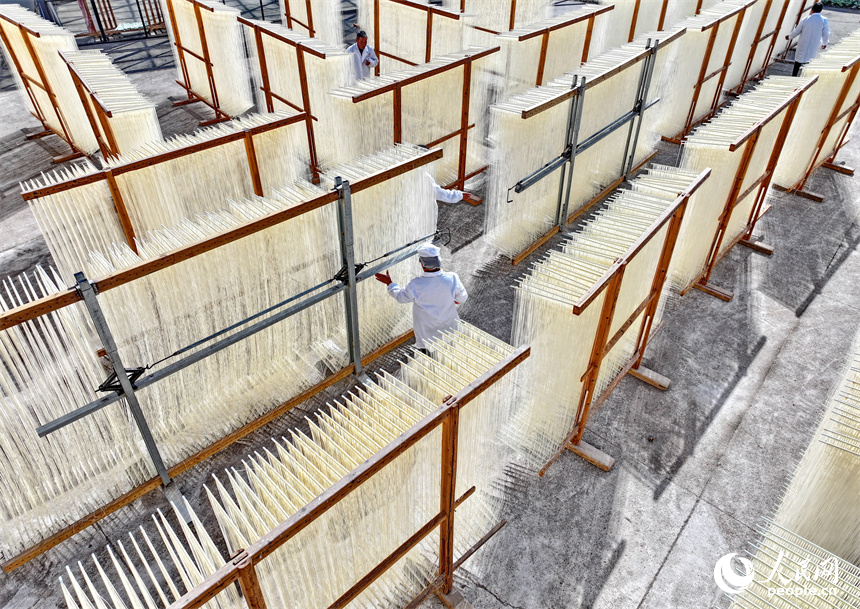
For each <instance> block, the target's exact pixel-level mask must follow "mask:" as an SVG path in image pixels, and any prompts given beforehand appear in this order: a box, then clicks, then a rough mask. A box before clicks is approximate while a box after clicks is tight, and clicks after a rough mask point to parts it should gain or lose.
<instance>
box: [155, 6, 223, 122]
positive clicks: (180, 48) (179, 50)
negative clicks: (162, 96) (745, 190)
mask: <svg viewBox="0 0 860 609" xmlns="http://www.w3.org/2000/svg"><path fill="white" fill-rule="evenodd" d="M174 2H190V3H191V4H192V5H193V6H194V17H195V19H196V21H197V32H198V34H199V37H200V49H201V51H202V55H199V54H197V53H196V52H194V51H192V50H191V49H189V48H188V47H186V46H184V45H183V44H182V38H181V36H180V35H179V28H178V27H177V24H176V11H175V10H174V8H173V3H174ZM164 4H165V6H166V7H167V16H168V19H169V20H170V31H171V32H172V33H173V46H175V47H176V55H177V57H178V58H179V68H180V70H181V72H182V80H181V81H179V80H177V81H175V82H176V84H178V85H179V86H180V87H182V88H183V89H185V93H186V95H187V96H188V98H187V99H183V100H180V101H176V102H173V105H174V106H184V105H186V104H193V103H194V102H202V103H203V104H205V105H206V106H208V107H209V108H210V109H211V110H212V111H213V112H215V118H213V119H211V120H207V121H201V122H200V126H201V127H202V126H206V125H212V124H215V123H220V122H222V121H226V120H230V119H231V118H232V117H231V116H229V115H228V114H227V113H226V112H224V111H223V110H222V109H221V107H220V105H219V103H218V88H217V86H216V85H215V77H214V76H213V73H212V59H211V57H210V55H209V43H208V42H207V40H206V28H205V27H204V26H203V14H202V13H201V10H206V11H209V12H210V13H214V12H215V9H214V8H212V7H211V6H207V5H205V4H203V3H202V2H200V1H199V0H164ZM187 57H191V58H192V59H195V60H197V61H199V62H201V63H202V64H203V65H204V66H205V67H206V76H207V78H208V81H209V94H210V95H211V96H212V101H211V102H210V101H208V100H207V99H206V98H204V97H203V96H202V95H199V94H198V93H196V92H194V91H193V90H192V89H191V80H190V79H189V76H188V59H187Z"/></svg>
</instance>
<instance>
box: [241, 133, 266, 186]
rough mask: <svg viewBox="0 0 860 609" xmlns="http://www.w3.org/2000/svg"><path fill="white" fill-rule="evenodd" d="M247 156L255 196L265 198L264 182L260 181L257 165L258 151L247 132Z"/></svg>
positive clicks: (245, 138)
mask: <svg viewBox="0 0 860 609" xmlns="http://www.w3.org/2000/svg"><path fill="white" fill-rule="evenodd" d="M244 140H245V156H246V157H247V159H248V169H249V170H250V173H251V184H252V185H253V187H254V194H255V195H257V196H258V197H262V196H263V182H262V180H261V179H260V167H259V166H258V165H257V151H256V149H255V148H254V138H253V137H251V134H250V133H249V132H248V131H246V132H245V137H244Z"/></svg>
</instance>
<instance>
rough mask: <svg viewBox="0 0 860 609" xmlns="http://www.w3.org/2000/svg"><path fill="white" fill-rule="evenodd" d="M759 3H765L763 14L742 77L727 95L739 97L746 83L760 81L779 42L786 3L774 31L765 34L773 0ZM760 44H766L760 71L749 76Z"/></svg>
mask: <svg viewBox="0 0 860 609" xmlns="http://www.w3.org/2000/svg"><path fill="white" fill-rule="evenodd" d="M759 1H760V2H765V3H766V4H765V8H764V12H762V15H761V22H759V24H758V29H757V30H756V34H755V38H753V42H752V45H751V46H750V54H749V56H748V57H747V63H746V66H745V67H744V72H743V75H742V76H741V82H740V83H739V84H738V85H737V86H736V87H735V88H734V89H732V90H731V91H729V93H732V94H734V95H740V94H741V93H743V90H744V87H746V85H747V83H748V82H750V81H752V80H760V79H761V78H762V77H763V76H764V73H765V72H766V71H767V69H768V67H769V66H770V64H771V58H772V57H773V50H774V48H776V42H777V40H779V33H780V31H782V24H783V23H784V22H785V16H786V14H787V13H788V2H787V1H786V2H783V3H782V6H781V8H780V12H779V17H778V18H777V20H776V24H775V25H774V29H773V30H771V31H770V32H765V31H764V28H765V26H766V25H767V19H768V17H770V14H771V13H770V12H771V11H772V10H773V9H775V8H776V7H775V6H774V0H759ZM762 43H766V44H767V51H766V53H765V56H764V61H763V62H762V67H761V69H760V70H759V71H758V72H756V73H755V74H750V71H751V70H752V63H753V61H755V56H756V53H758V49H759V46H760V45H761V44H762Z"/></svg>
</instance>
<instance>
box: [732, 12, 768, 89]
mask: <svg viewBox="0 0 860 609" xmlns="http://www.w3.org/2000/svg"><path fill="white" fill-rule="evenodd" d="M727 2H734V4H736V5H738V6H740V5H743V4H749V3H748V2H746V0H727ZM766 4H767V2H765V1H764V0H756V2H753V3H752V4H749V5H748V6H747V9H746V11H744V17H743V22H742V23H741V29H740V31H739V32H738V39H737V41H736V42H735V48H734V51H733V53H732V57H731V65H729V67H728V70H726V80H725V82H724V83H723V89H726V90H731V89H734V88H735V87H737V86H738V85H739V84H741V80H742V79H743V76H744V71H745V70H746V66H747V60H748V59H749V55H750V52H751V49H752V47H753V45H754V43H755V40H756V34H757V33H758V31H759V26H760V25H761V22H762V20H763V19H767V15H766V14H765V9H766V8H767V6H766ZM778 9H779V3H778V2H772V3H771V8H770V11H769V12H778ZM720 27H722V26H720ZM768 31H770V30H762V33H766V32H768ZM750 74H751V75H752V74H755V72H752V71H751V72H750Z"/></svg>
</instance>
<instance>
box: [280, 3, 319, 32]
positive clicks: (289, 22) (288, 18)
mask: <svg viewBox="0 0 860 609" xmlns="http://www.w3.org/2000/svg"><path fill="white" fill-rule="evenodd" d="M290 1H291V0H284V25H286V26H287V27H288V28H290V29H291V30H294V29H296V28H295V27H293V24H298V25H300V26H302V27H303V28H305V29H306V30H307V31H308V36H309V37H310V38H315V37H316V36H315V34H316V30H314V11H313V8H312V7H311V0H305V12H306V13H307V15H308V22H307V23H302V22H301V21H299V20H298V19H296V18H295V17H293V15H292V11H291V10H290Z"/></svg>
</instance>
